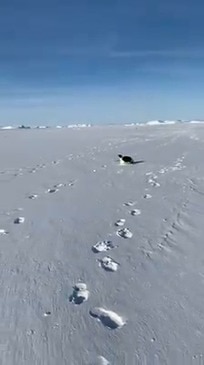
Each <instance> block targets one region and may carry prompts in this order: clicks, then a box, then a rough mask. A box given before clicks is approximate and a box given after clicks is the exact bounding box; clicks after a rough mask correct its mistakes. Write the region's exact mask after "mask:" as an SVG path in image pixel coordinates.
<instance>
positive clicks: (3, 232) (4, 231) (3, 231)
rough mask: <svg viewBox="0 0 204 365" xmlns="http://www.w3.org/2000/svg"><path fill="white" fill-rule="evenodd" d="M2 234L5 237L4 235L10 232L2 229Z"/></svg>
mask: <svg viewBox="0 0 204 365" xmlns="http://www.w3.org/2000/svg"><path fill="white" fill-rule="evenodd" d="M0 234H2V235H4V234H8V232H7V231H6V230H5V229H0Z"/></svg>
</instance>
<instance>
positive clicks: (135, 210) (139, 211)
mask: <svg viewBox="0 0 204 365" xmlns="http://www.w3.org/2000/svg"><path fill="white" fill-rule="evenodd" d="M130 214H131V215H133V216H136V215H140V214H141V210H140V209H133V210H131V212H130Z"/></svg>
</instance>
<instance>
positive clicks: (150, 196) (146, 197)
mask: <svg viewBox="0 0 204 365" xmlns="http://www.w3.org/2000/svg"><path fill="white" fill-rule="evenodd" d="M151 198H152V195H151V194H145V195H144V199H151Z"/></svg>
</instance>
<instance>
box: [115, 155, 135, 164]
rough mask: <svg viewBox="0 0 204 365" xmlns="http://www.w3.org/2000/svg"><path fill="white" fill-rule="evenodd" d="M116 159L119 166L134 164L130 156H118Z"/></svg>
mask: <svg viewBox="0 0 204 365" xmlns="http://www.w3.org/2000/svg"><path fill="white" fill-rule="evenodd" d="M118 157H119V159H120V164H121V165H125V164H134V163H135V161H134V160H133V158H132V157H130V156H123V155H118Z"/></svg>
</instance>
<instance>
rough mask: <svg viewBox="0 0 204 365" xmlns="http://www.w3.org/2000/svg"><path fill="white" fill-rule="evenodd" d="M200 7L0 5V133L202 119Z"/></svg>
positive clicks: (157, 3)
mask: <svg viewBox="0 0 204 365" xmlns="http://www.w3.org/2000/svg"><path fill="white" fill-rule="evenodd" d="M203 13H204V3H203V0H195V1H194V2H193V1H192V0H191V1H190V0H171V1H170V0H168V1H165V0H139V1H138V0H135V1H133V0H103V1H102V0H95V1H94V0H66V1H65V0H49V1H48V0H35V1H30V0H18V1H16V0H0V124H5V123H30V124H31V123H32V122H33V123H36V122H37V123H39V122H44V123H48V124H58V123H72V122H79V123H86V122H91V123H94V122H95V123H123V122H134V121H135V122H139V121H145V120H150V119H192V118H198V119H204V102H203V97H204V22H203Z"/></svg>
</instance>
